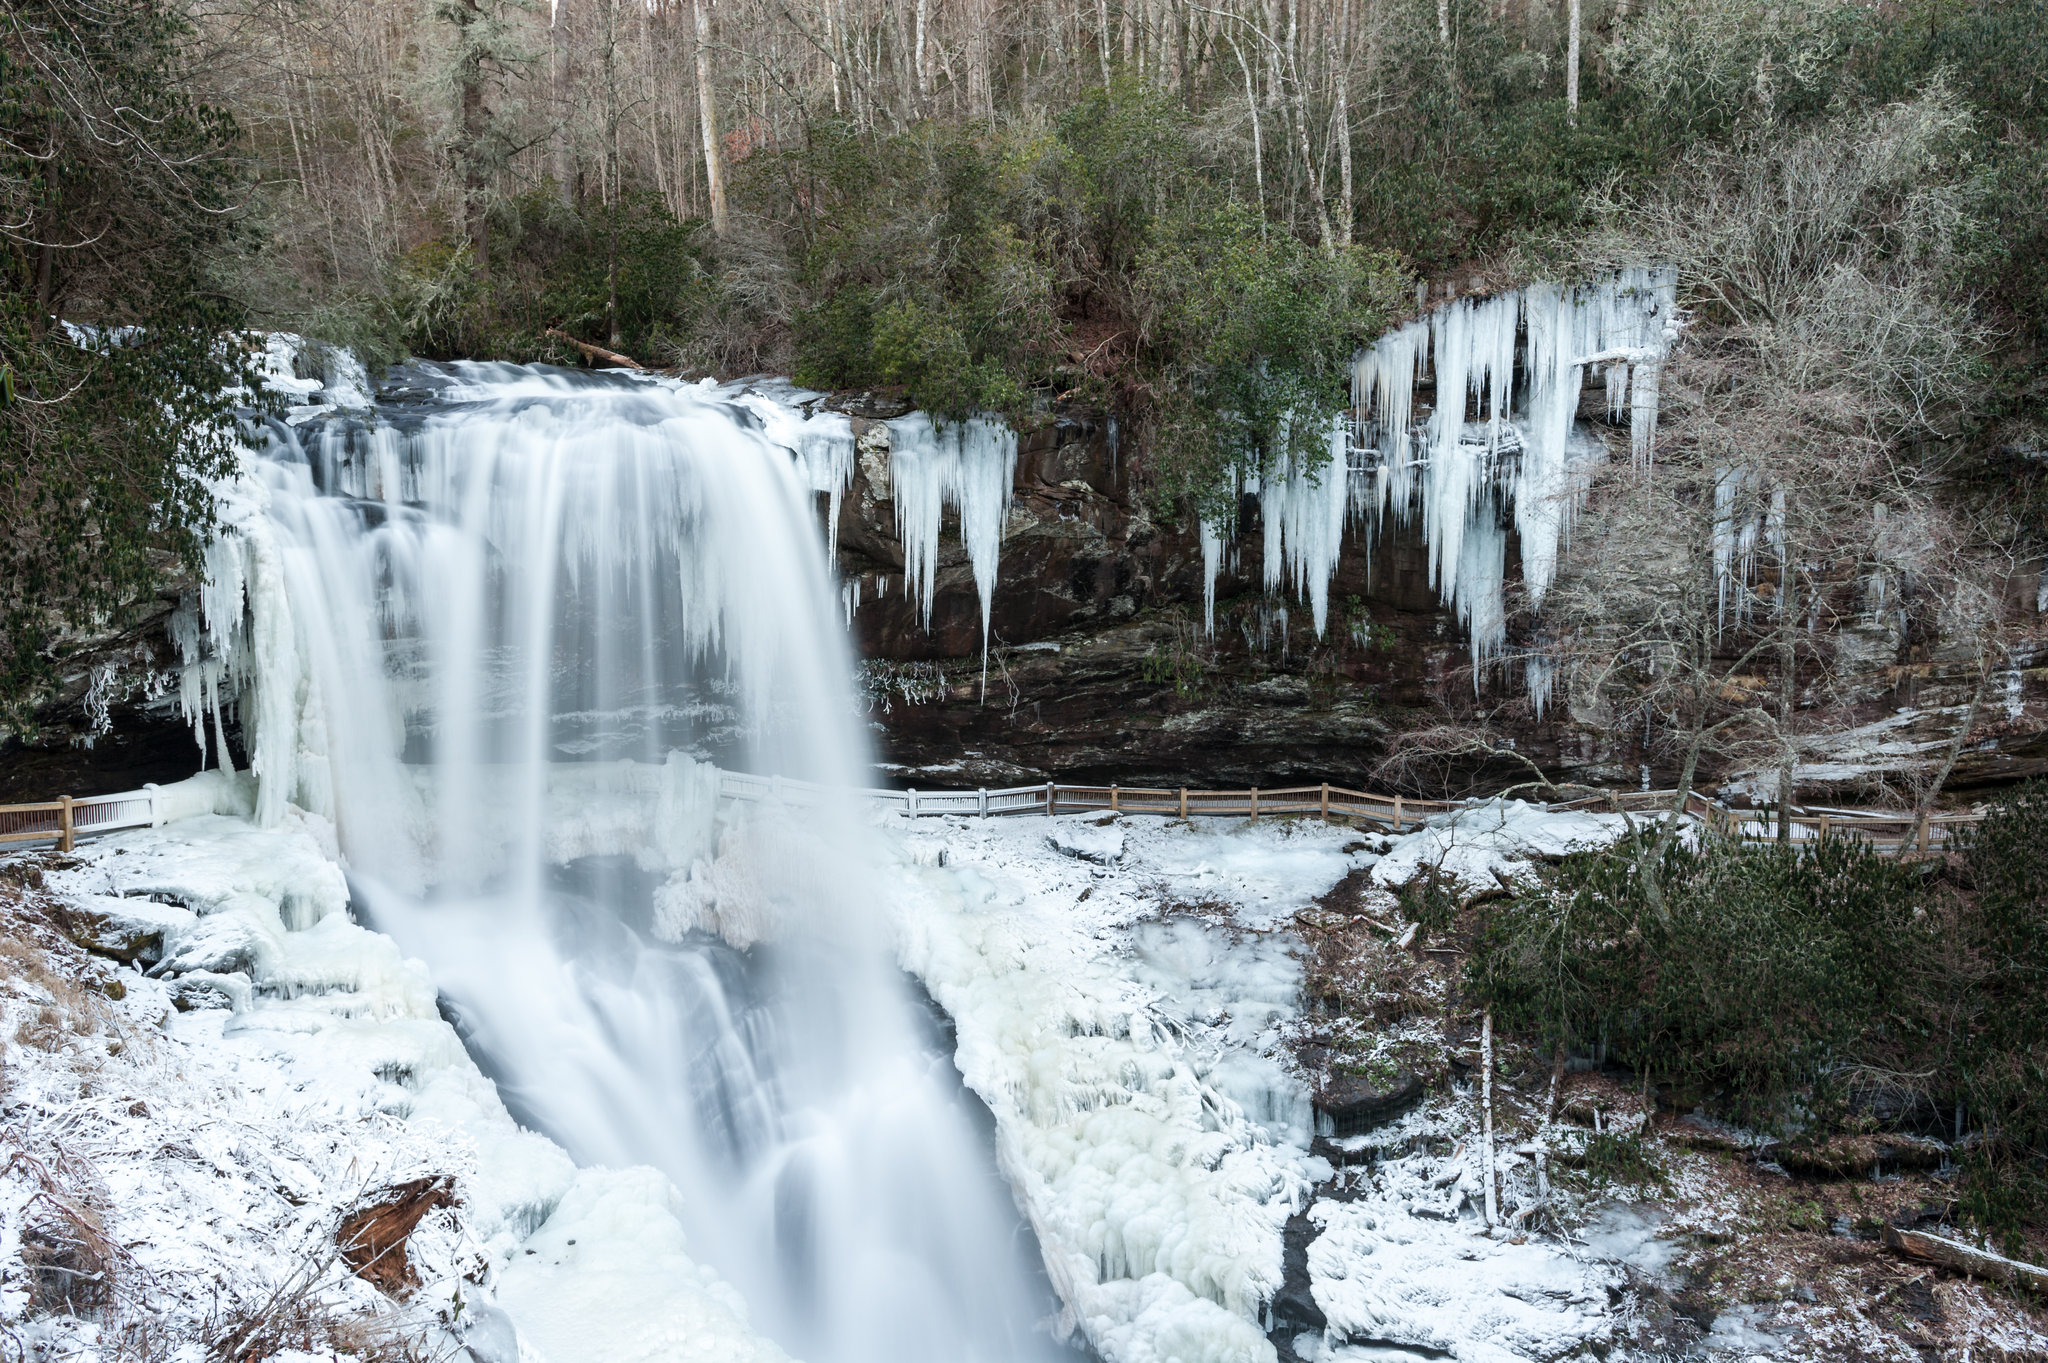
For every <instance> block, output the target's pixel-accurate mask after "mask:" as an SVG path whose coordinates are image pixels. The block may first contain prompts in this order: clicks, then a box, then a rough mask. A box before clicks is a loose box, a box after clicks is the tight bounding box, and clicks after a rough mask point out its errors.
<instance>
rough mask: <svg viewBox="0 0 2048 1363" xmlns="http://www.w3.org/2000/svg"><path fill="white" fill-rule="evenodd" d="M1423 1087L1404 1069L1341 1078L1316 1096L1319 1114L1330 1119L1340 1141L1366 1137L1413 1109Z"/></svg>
mask: <svg viewBox="0 0 2048 1363" xmlns="http://www.w3.org/2000/svg"><path fill="white" fill-rule="evenodd" d="M1422 1087H1423V1086H1422V1080H1421V1079H1420V1078H1418V1077H1417V1076H1416V1075H1414V1074H1412V1073H1410V1072H1409V1071H1407V1070H1403V1069H1396V1070H1392V1071H1390V1072H1389V1073H1386V1074H1373V1075H1364V1074H1338V1075H1335V1076H1333V1077H1332V1078H1331V1080H1330V1082H1329V1083H1328V1084H1326V1085H1325V1086H1324V1087H1323V1090H1322V1092H1320V1093H1318V1094H1317V1095H1316V1111H1317V1112H1319V1113H1321V1114H1323V1115H1325V1116H1327V1117H1329V1119H1330V1120H1331V1122H1332V1123H1334V1124H1335V1126H1336V1128H1337V1131H1336V1134H1337V1135H1338V1136H1339V1137H1343V1136H1357V1135H1362V1134H1364V1133H1365V1132H1367V1131H1370V1130H1372V1129H1373V1128H1374V1127H1376V1126H1378V1125H1380V1124H1381V1123H1382V1122H1385V1121H1387V1120H1389V1119H1390V1118H1393V1117H1395V1116H1398V1115H1399V1114H1400V1113H1401V1112H1403V1111H1405V1110H1406V1109H1407V1108H1409V1107H1411V1106H1413V1105H1414V1104H1415V1103H1416V1102H1417V1101H1418V1100H1420V1099H1421V1097H1422Z"/></svg>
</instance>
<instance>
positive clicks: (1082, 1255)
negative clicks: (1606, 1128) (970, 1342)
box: [879, 805, 1622, 1363]
mask: <svg viewBox="0 0 2048 1363" xmlns="http://www.w3.org/2000/svg"><path fill="white" fill-rule="evenodd" d="M1099 818H1100V816H1092V815H1091V816H1066V817H1062V818H1059V819H1055V820H1047V819H1044V818H1040V817H1036V816H1031V817H1011V818H1005V819H1001V820H973V819H964V818H963V819H951V818H948V819H924V820H919V821H917V822H916V823H915V824H912V823H910V822H908V821H906V820H903V819H901V818H900V817H898V816H894V815H890V816H884V817H882V818H880V820H879V822H880V824H881V825H882V826H883V827H884V828H886V829H888V830H889V831H891V832H892V833H893V834H894V835H895V837H896V838H897V839H899V840H900V841H901V842H902V843H904V844H907V845H906V846H905V849H904V850H905V853H906V861H907V863H908V864H907V865H905V866H904V867H903V868H902V870H901V874H902V877H903V889H902V890H901V892H900V893H899V894H898V895H897V896H896V904H895V907H896V911H897V914H898V932H899V934H900V937H901V941H902V946H901V952H902V957H903V962H904V965H905V967H906V968H908V969H910V970H911V971H912V972H913V973H915V974H917V975H918V977H919V978H920V979H922V980H923V981H924V982H925V985H926V987H927V988H928V989H929V990H930V991H931V993H932V995H933V997H934V998H935V999H937V1000H938V1002H939V1003H940V1004H941V1005H942V1006H943V1007H944V1008H945V1009H946V1010H947V1012H948V1014H949V1015H950V1016H951V1017H952V1018H953V1020H954V1023H955V1028H956V1033H957V1037H958V1048H959V1049H958V1054H957V1063H958V1064H959V1066H960V1070H961V1073H962V1074H963V1076H965V1078H966V1079H967V1082H968V1084H969V1086H970V1087H972V1088H973V1089H974V1090H975V1091H976V1092H977V1093H979V1094H980V1095H981V1096H982V1097H983V1099H984V1100H985V1101H986V1102H987V1103H988V1104H989V1107H990V1109H991V1110H992V1111H993V1113H994V1114H995V1118H996V1129H997V1153H998V1158H999V1159H1000V1161H1001V1162H1002V1166H1003V1169H1004V1171H1005V1173H1006V1174H1007V1175H1008V1176H1009V1178H1010V1180H1011V1184H1012V1186H1013V1188H1015V1189H1016V1191H1017V1195H1018V1198H1019V1200H1020V1202H1021V1203H1022V1204H1023V1206H1024V1207H1025V1209H1026V1213H1027V1215H1028V1216H1029V1217H1030V1219H1031V1223H1032V1225H1033V1227H1034V1229H1036V1231H1037V1232H1038V1235H1039V1238H1040V1243H1041V1245H1042V1247H1043V1249H1044V1252H1045V1257H1046V1261H1047V1266H1048V1270H1049V1272H1050V1273H1051V1275H1052V1278H1053V1282H1054V1285H1055V1287H1056V1288H1057V1289H1058V1291H1059V1293H1060V1295H1061V1298H1062V1300H1063V1301H1064V1302H1065V1303H1066V1305H1067V1308H1068V1311H1067V1316H1066V1318H1065V1323H1066V1324H1067V1325H1068V1326H1070V1327H1071V1328H1073V1329H1075V1330H1077V1331H1079V1332H1080V1333H1081V1334H1083V1335H1084V1336H1085V1337H1086V1339H1087V1341H1088V1343H1089V1344H1090V1345H1091V1346H1092V1347H1093V1348H1094V1349H1095V1350H1096V1351H1097V1352H1098V1353H1099V1354H1100V1355H1101V1356H1102V1357H1103V1358H1104V1359H1105V1360H1107V1361H1108V1363H1155V1361H1156V1363H1167V1361H1168V1360H1178V1361H1179V1363H1207V1361H1208V1360H1223V1359H1229V1360H1234V1361H1246V1363H1248V1361H1251V1360H1269V1359H1272V1358H1273V1357H1274V1356H1275V1354H1274V1351H1273V1347H1272V1345H1271V1344H1270V1343H1269V1342H1268V1341H1267V1340H1266V1339H1265V1337H1264V1327H1265V1324H1266V1323H1267V1308H1268V1304H1269V1302H1270V1300H1271V1295H1272V1293H1273V1292H1274V1291H1275V1290H1277V1288H1278V1287H1279V1285H1280V1282H1281V1278H1280V1267H1281V1260H1280V1240H1281V1234H1282V1230H1283V1228H1284V1226H1285V1224H1286V1222H1287V1220H1288V1218H1289V1216H1290V1215H1292V1214H1293V1213H1294V1212H1295V1211H1299V1210H1303V1209H1306V1210H1308V1211H1309V1212H1310V1214H1311V1216H1312V1218H1313V1222H1314V1225H1315V1227H1316V1231H1317V1233H1316V1236H1315V1238H1314V1239H1313V1240H1312V1241H1311V1242H1310V1245H1309V1250H1308V1268H1309V1275H1310V1289H1311V1292H1312V1295H1313V1297H1314V1299H1315V1301H1316V1303H1317V1305H1318V1306H1319V1307H1320V1308H1321V1309H1322V1310H1323V1311H1324V1313H1325V1315H1326V1316H1327V1317H1328V1320H1329V1329H1328V1330H1327V1332H1324V1333H1320V1334H1317V1333H1311V1334H1305V1335H1301V1336H1299V1337H1297V1338H1296V1339H1295V1340H1294V1341H1293V1344H1294V1347H1295V1350H1296V1353H1297V1355H1298V1356H1299V1357H1301V1358H1303V1359H1304V1360H1310V1359H1316V1360H1328V1361H1332V1363H1335V1361H1337V1360H1352V1359H1357V1360H1365V1359H1377V1358H1417V1359H1421V1358H1433V1357H1452V1358H1456V1359H1459V1360H1478V1361H1479V1363H1506V1360H1510V1359H1512V1360H1531V1359H1552V1358H1558V1357H1564V1356H1569V1355H1572V1354H1573V1353H1574V1352H1575V1351H1579V1350H1583V1349H1586V1348H1595V1349H1597V1348H1602V1347H1605V1346H1606V1345H1608V1344H1610V1343H1611V1342H1612V1326H1613V1320H1614V1314H1613V1312H1612V1310H1611V1307H1610V1301H1611V1297H1610V1289H1612V1288H1617V1287H1619V1286H1620V1285H1621V1283H1622V1279H1621V1276H1620V1274H1619V1273H1618V1271H1617V1270H1616V1269H1615V1267H1614V1266H1613V1265H1612V1264H1610V1263H1607V1262H1605V1258H1606V1256H1604V1255H1599V1254H1595V1255H1584V1254H1580V1253H1576V1252H1574V1251H1573V1250H1571V1249H1570V1248H1569V1247H1567V1246H1563V1245H1559V1244H1557V1243H1555V1242H1549V1241H1543V1240H1540V1239H1532V1240H1530V1241H1528V1242H1527V1243H1525V1244H1521V1245H1516V1244H1513V1243H1510V1242H1509V1241H1508V1240H1507V1239H1506V1238H1502V1239H1500V1240H1489V1239H1487V1238H1485V1237H1483V1236H1482V1235H1480V1234H1479V1230H1480V1224H1479V1216H1478V1212H1477V1211H1476V1210H1475V1208H1476V1206H1477V1204H1478V1201H1479V1199H1480V1198H1481V1196H1482V1192H1481V1189H1482V1184H1481V1179H1482V1177H1483V1175H1482V1170H1481V1163H1480V1158H1479V1154H1478V1146H1477V1143H1476V1142H1471V1143H1469V1144H1468V1143H1462V1142H1463V1138H1464V1137H1465V1136H1466V1135H1468V1134H1469V1132H1470V1131H1471V1130H1472V1129H1474V1128H1476V1125H1477V1115H1476V1106H1477V1104H1476V1095H1475V1094H1474V1093H1473V1092H1472V1091H1471V1090H1470V1089H1469V1088H1465V1089H1458V1090H1456V1091H1453V1092H1452V1093H1449V1094H1442V1095H1436V1096H1432V1097H1430V1098H1429V1099H1428V1100H1426V1101H1425V1103H1423V1104H1422V1105H1421V1106H1419V1107H1417V1108H1413V1109H1411V1110H1409V1111H1408V1112H1407V1113H1405V1114H1404V1115H1402V1116H1401V1117H1398V1118H1396V1119H1394V1120H1393V1121H1392V1122H1390V1123H1389V1124H1388V1125H1386V1126H1384V1127H1382V1128H1380V1129H1379V1130H1377V1131H1375V1132H1374V1133H1372V1136H1371V1138H1370V1139H1371V1140H1372V1141H1373V1142H1374V1144H1375V1148H1377V1149H1380V1150H1382V1151H1384V1152H1387V1153H1384V1154H1383V1155H1382V1157H1381V1158H1380V1159H1378V1160H1377V1161H1375V1162H1374V1164H1373V1166H1372V1168H1371V1170H1370V1172H1368V1171H1367V1170H1366V1169H1364V1168H1363V1167H1353V1168H1351V1169H1348V1170H1346V1171H1345V1172H1344V1174H1343V1178H1342V1185H1341V1189H1339V1190H1338V1191H1337V1192H1335V1193H1334V1194H1333V1195H1332V1196H1328V1197H1322V1198H1318V1199H1315V1200H1313V1201H1310V1197H1311V1189H1312V1188H1313V1187H1315V1186H1323V1187H1327V1186H1329V1183H1330V1180H1331V1179H1332V1178H1333V1176H1334V1174H1335V1171H1333V1170H1332V1169H1331V1167H1330V1165H1329V1164H1328V1162H1327V1161H1325V1160H1323V1159H1321V1158H1317V1157H1312V1156H1310V1155H1309V1153H1308V1145H1309V1142H1310V1139H1311V1136H1312V1130H1313V1122H1312V1113H1311V1107H1310V1102H1309V1092H1308V1088H1307V1085H1306V1082H1305V1081H1304V1079H1303V1077H1302V1076H1301V1075H1300V1074H1299V1073H1298V1071H1297V1069H1296V1068H1295V1063H1294V1061H1293V1059H1292V1056H1291V1054H1290V1053H1289V1052H1288V1050H1287V1047H1286V1045H1285V1044H1284V1037H1285V1035H1286V1029H1287V1028H1288V1027H1289V1025H1290V1023H1291V1022H1292V1021H1293V1020H1294V1019H1295V1017H1296V1014H1297V1011H1298V1009H1299V1008H1300V991H1301V978H1302V977H1301V966H1300V962H1299V960H1298V959H1297V957H1296V956H1295V954H1294V953H1295V951H1296V949H1297V941H1296V939H1295V937H1294V936H1293V934H1292V933H1291V932H1289V931H1286V930H1285V929H1286V928H1287V927H1288V926H1289V925H1290V924H1291V920H1292V918H1293V916H1294V915H1295V914H1297V913H1299V912H1301V911H1303V910H1305V909H1309V908H1311V907H1312V906H1313V905H1314V904H1315V901H1316V900H1317V899H1318V897H1320V896H1322V895H1323V894H1325V893H1326V892H1327V891H1329V890H1330V889H1331V888H1332V887H1333V886H1334V885H1336V884H1337V883H1338V882H1339V881H1340V880H1342V879H1343V878H1344V877H1345V876H1346V875H1347V874H1349V873H1350V872H1351V871H1353V870H1355V869H1357V868H1359V867H1361V866H1367V865H1371V864H1373V862H1374V854H1372V853H1371V852H1369V851H1366V850H1363V849H1362V848H1361V847H1360V845H1359V843H1358V841H1357V839H1356V837H1355V835H1353V834H1352V833H1351V832H1349V831H1348V830H1344V829H1340V828H1334V827H1330V826H1326V825H1321V824H1317V823H1313V822H1310V821H1302V822H1300V823H1294V822H1291V821H1269V822H1264V823H1250V822H1231V821H1223V820H1206V821H1203V822H1202V823H1200V824H1198V825H1193V826H1190V825H1187V824H1184V823H1178V822H1176V821H1171V820H1166V819H1162V818H1156V817H1152V816H1142V815H1140V816H1132V815H1124V816H1118V817H1114V818H1112V819H1110V820H1107V821H1103V822H1102V825H1101V826H1108V827H1114V828H1116V829H1118V830H1120V831H1121V832H1122V833H1123V835H1124V848H1123V855H1122V857H1121V858H1120V859H1119V860H1118V861H1117V862H1116V864H1114V865H1113V866H1104V865H1101V864H1096V863H1090V862H1085V861H1080V860H1077V859H1075V858H1073V857H1070V856H1068V855H1066V854H1064V853H1063V852H1062V851H1061V850H1059V847H1058V845H1057V844H1058V843H1059V842H1061V841H1064V840H1066V838H1067V836H1068V835H1065V834H1064V833H1062V832H1059V831H1056V830H1055V828H1054V826H1055V825H1069V826H1079V827H1082V828H1086V829H1088V830H1089V831H1090V832H1094V831H1097V829H1098V820H1099ZM1494 823H1495V824H1496V825H1497V829H1496V831H1497V832H1498V831H1500V830H1501V829H1508V830H1512V836H1510V837H1507V838H1501V837H1495V838H1493V839H1491V840H1489V841H1488V842H1487V846H1486V849H1485V850H1486V851H1487V853H1488V855H1489V856H1490V857H1491V862H1490V863H1489V864H1505V862H1506V861H1507V860H1509V859H1512V858H1514V857H1518V856H1523V855H1529V854H1533V853H1535V852H1537V851H1547V850H1550V849H1557V850H1562V849H1563V848H1565V847H1567V846H1570V845H1572V844H1574V843H1575V842H1578V841H1581V840H1585V839H1587V838H1590V837H1594V836H1605V835H1606V832H1607V830H1608V826H1607V825H1606V824H1605V823H1604V822H1601V821H1600V820H1598V819H1595V820H1593V821H1591V822H1588V821H1586V820H1584V819H1583V818H1582V817H1581V816H1579V815H1577V814H1569V813H1567V814H1549V813H1547V812H1545V811H1542V810H1538V809H1533V808H1531V807H1528V806H1520V805H1516V806H1513V807H1512V808H1511V809H1509V810H1508V811H1507V812H1506V818H1505V819H1503V818H1502V816H1501V814H1500V813H1499V812H1496V813H1495V816H1494ZM1546 823H1547V824H1548V825H1549V827H1547V828H1546V827H1544V825H1545V824H1546ZM1436 831H1437V830H1425V831H1424V835H1422V836H1421V837H1420V838H1419V840H1418V841H1416V842H1414V843H1410V844H1409V851H1410V856H1411V858H1412V857H1413V856H1414V855H1415V854H1416V853H1417V852H1418V851H1419V850H1421V849H1423V848H1424V847H1425V846H1426V845H1427V844H1428V835H1429V834H1431V833H1434V832H1436ZM1416 836H1417V835H1411V837H1416ZM1407 841H1408V840H1406V839H1403V840H1398V841H1397V843H1396V849H1397V850H1400V849H1401V846H1402V844H1403V843H1406V842H1407ZM941 849H943V850H944V851H945V852H946V854H947V855H946V857H945V865H944V866H943V867H941V866H940V865H939V860H940V859H939V857H938V855H937V854H938V852H939V850H941ZM1475 850H1476V849H1475ZM1504 854H1505V855H1504ZM1477 864H1478V862H1477V861H1475V862H1474V863H1473V865H1474V866H1476V865H1477ZM1197 905H1199V906H1200V908H1199V911H1198V912H1196V911H1190V908H1191V906H1197ZM1358 1139H1364V1138H1358ZM1454 1141H1458V1142H1461V1143H1459V1144H1458V1147H1457V1151H1456V1153H1455V1154H1454V1155H1452V1156H1449V1157H1445V1156H1442V1155H1439V1154H1431V1153H1429V1151H1430V1150H1432V1149H1443V1148H1449V1147H1450V1146H1451V1145H1452V1143H1453V1142H1454ZM1501 1159H1502V1167H1503V1168H1504V1169H1509V1170H1514V1171H1516V1172H1514V1174H1513V1176H1512V1177H1511V1178H1510V1179H1509V1188H1510V1198H1511V1200H1518V1199H1521V1198H1525V1197H1527V1196H1531V1195H1533V1194H1532V1192H1531V1185H1530V1184H1529V1179H1530V1175H1529V1170H1528V1167H1527V1164H1526V1161H1521V1160H1520V1159H1519V1157H1517V1156H1515V1155H1512V1154H1510V1153H1508V1152H1506V1151H1503V1152H1502V1155H1501Z"/></svg>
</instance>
